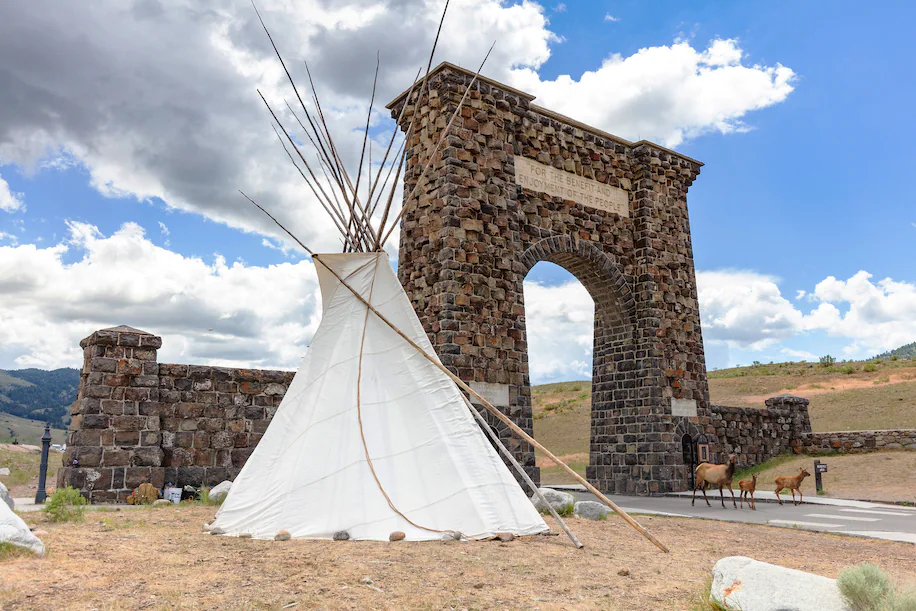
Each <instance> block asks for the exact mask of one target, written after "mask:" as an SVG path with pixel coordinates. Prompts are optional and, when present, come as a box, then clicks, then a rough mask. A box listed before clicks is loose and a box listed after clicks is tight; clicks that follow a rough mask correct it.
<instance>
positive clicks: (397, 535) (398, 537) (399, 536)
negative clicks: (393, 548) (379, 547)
mask: <svg viewBox="0 0 916 611" xmlns="http://www.w3.org/2000/svg"><path fill="white" fill-rule="evenodd" d="M406 536H407V535H405V534H404V533H402V532H401V531H399V530H396V531H394V532H393V533H391V534H390V535H388V540H389V541H403V540H404V537H406Z"/></svg>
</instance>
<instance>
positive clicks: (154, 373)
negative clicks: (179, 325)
mask: <svg viewBox="0 0 916 611" xmlns="http://www.w3.org/2000/svg"><path fill="white" fill-rule="evenodd" d="M80 346H81V347H82V348H83V369H82V372H81V374H80V384H79V392H78V394H77V400H76V402H75V403H74V404H73V406H72V407H71V409H70V414H71V416H72V419H71V423H70V437H69V441H68V444H67V451H66V453H65V454H64V457H63V465H64V466H63V467H62V468H61V469H60V471H58V475H57V485H58V487H63V486H73V487H74V488H78V489H79V490H81V491H82V492H83V494H84V495H85V496H86V497H87V498H88V499H89V500H90V501H92V502H116V501H123V500H124V499H125V498H126V497H127V496H128V495H129V494H130V492H131V490H133V489H134V488H136V487H137V486H139V485H140V484H142V483H144V482H149V483H151V484H152V485H153V486H155V487H156V488H161V487H162V485H163V483H164V472H165V469H164V468H163V466H162V449H161V447H160V446H161V432H160V420H159V415H158V405H159V364H158V363H157V361H156V350H158V349H159V348H160V347H161V346H162V339H161V338H159V337H157V336H155V335H152V334H151V333H147V332H145V331H140V330H138V329H133V328H131V327H127V326H120V327H112V328H110V329H102V330H100V331H96V332H95V333H93V334H92V335H90V336H89V337H87V338H86V339H84V340H83V341H81V342H80ZM74 461H75V463H74Z"/></svg>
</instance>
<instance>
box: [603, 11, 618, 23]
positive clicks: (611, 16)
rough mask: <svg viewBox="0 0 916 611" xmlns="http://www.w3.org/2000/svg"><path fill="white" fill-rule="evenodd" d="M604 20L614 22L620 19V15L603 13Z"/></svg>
mask: <svg viewBox="0 0 916 611" xmlns="http://www.w3.org/2000/svg"><path fill="white" fill-rule="evenodd" d="M604 20H605V21H612V22H616V21H620V17H614V16H613V15H611V14H610V13H605V14H604Z"/></svg>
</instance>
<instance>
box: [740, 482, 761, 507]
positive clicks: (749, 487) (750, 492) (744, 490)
mask: <svg viewBox="0 0 916 611" xmlns="http://www.w3.org/2000/svg"><path fill="white" fill-rule="evenodd" d="M757 476H758V474H757V473H755V474H754V475H752V476H751V479H743V480H741V481H739V482H738V487H739V488H741V494H739V495H738V497H739V498H740V501H741V509H744V499H745V497H747V506H748V507H750V508H751V509H753V510H754V511H757V503H756V502H755V501H754V491H755V490H756V489H757Z"/></svg>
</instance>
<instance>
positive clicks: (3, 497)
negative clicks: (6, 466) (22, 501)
mask: <svg viewBox="0 0 916 611" xmlns="http://www.w3.org/2000/svg"><path fill="white" fill-rule="evenodd" d="M0 501H3V502H4V503H6V504H7V505H9V508H10V509H12V510H15V509H16V503H14V502H13V497H12V496H10V492H9V490H7V489H6V486H4V485H3V482H0Z"/></svg>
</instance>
